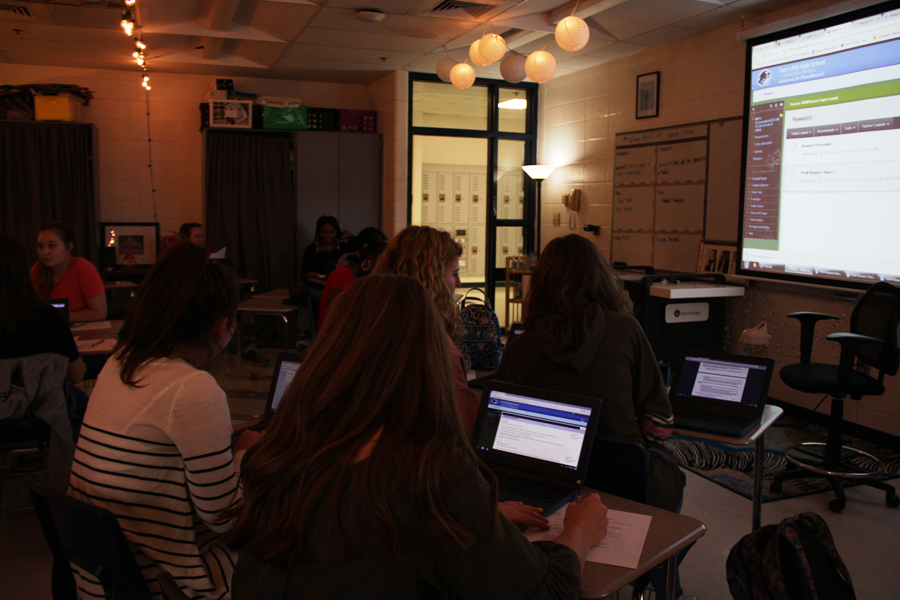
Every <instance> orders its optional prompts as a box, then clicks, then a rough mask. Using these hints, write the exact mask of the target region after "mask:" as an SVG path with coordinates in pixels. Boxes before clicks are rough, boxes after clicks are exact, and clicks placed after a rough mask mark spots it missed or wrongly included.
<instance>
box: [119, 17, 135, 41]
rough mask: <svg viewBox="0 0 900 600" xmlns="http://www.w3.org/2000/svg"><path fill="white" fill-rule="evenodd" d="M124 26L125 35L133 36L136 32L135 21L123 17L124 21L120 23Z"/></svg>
mask: <svg viewBox="0 0 900 600" xmlns="http://www.w3.org/2000/svg"><path fill="white" fill-rule="evenodd" d="M119 24H120V25H121V26H122V29H123V30H124V31H125V35H127V36H128V37H131V34H132V33H134V22H133V21H129V20H128V19H122V22H121V23H119Z"/></svg>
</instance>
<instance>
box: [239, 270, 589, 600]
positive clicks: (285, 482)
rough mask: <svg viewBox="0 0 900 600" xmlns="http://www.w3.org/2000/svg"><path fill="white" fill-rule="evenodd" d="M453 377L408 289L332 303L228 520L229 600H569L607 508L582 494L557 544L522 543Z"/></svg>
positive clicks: (358, 289)
mask: <svg viewBox="0 0 900 600" xmlns="http://www.w3.org/2000/svg"><path fill="white" fill-rule="evenodd" d="M451 377H452V376H451V373H450V362H449V358H448V346H447V343H446V329H445V326H444V324H443V323H442V321H441V319H440V317H439V314H438V311H437V310H436V308H435V306H434V303H433V302H432V301H431V299H430V294H429V293H428V292H427V291H426V290H425V289H424V288H423V287H422V285H421V284H420V283H419V282H417V281H415V280H413V279H411V278H409V277H402V276H397V275H381V276H379V275H373V276H371V277H366V278H364V279H361V280H359V281H357V282H356V283H354V284H353V285H352V286H350V288H348V289H347V290H346V291H345V292H343V293H342V294H341V295H340V296H339V297H338V299H337V300H336V302H335V304H334V306H333V307H332V310H331V311H330V313H329V315H328V318H327V321H326V324H325V327H324V328H323V329H322V332H321V333H320V335H319V336H318V337H317V338H316V341H315V343H314V344H313V346H312V347H311V348H310V351H309V355H308V357H307V359H306V361H305V362H304V364H303V366H302V367H301V369H300V371H299V372H298V373H297V375H296V376H295V377H294V380H293V381H292V383H291V385H290V387H289V388H288V390H287V391H286V392H285V395H284V396H283V398H282V401H281V404H280V405H279V410H278V412H277V414H276V416H275V418H274V420H273V422H272V426H271V428H270V429H269V431H268V433H267V435H266V436H265V437H264V438H262V440H261V441H260V442H259V443H258V444H257V445H256V446H255V447H254V448H252V449H251V450H250V451H249V452H248V454H247V456H246V458H245V460H244V463H243V468H242V472H241V479H242V481H243V484H244V502H243V504H242V505H241V507H240V508H238V509H235V510H232V511H230V512H229V513H227V514H226V515H225V517H226V518H230V517H234V516H236V517H237V522H236V525H235V527H234V529H233V531H232V540H233V542H234V543H235V544H237V545H238V546H240V547H241V551H240V559H239V561H238V566H237V569H236V570H235V573H234V580H233V582H234V594H233V598H234V599H235V600H244V599H250V598H254V599H255V598H301V597H302V598H356V597H371V598H397V599H401V600H402V599H405V598H524V597H527V596H529V594H531V595H532V597H536V598H575V597H577V594H578V589H579V584H580V570H581V561H583V560H584V557H585V553H586V552H587V550H588V549H589V548H590V546H591V545H593V544H595V543H596V542H598V541H599V540H600V539H601V538H602V537H603V536H604V535H605V530H606V517H605V513H606V509H605V508H604V507H603V505H602V504H601V503H600V500H599V497H598V496H596V495H592V496H590V497H588V498H586V499H585V500H583V501H582V502H581V503H579V504H574V505H572V506H570V507H569V510H568V513H567V515H566V530H565V532H564V533H563V534H562V535H561V536H560V537H559V538H557V540H556V542H555V543H554V542H539V543H536V544H531V543H529V542H528V541H527V540H526V539H525V538H524V537H523V536H522V534H521V533H520V532H519V531H518V529H517V528H516V527H515V526H513V525H512V524H511V523H510V522H509V521H507V520H506V519H505V518H504V517H502V516H500V515H499V514H498V509H497V500H496V498H497V490H496V481H495V479H494V477H493V475H492V474H491V473H490V472H489V471H488V470H487V469H486V467H484V465H483V464H482V463H481V462H480V461H479V460H478V458H477V457H476V455H475V453H474V451H473V449H472V447H471V446H470V444H469V442H468V440H467V436H466V433H465V431H464V429H463V426H462V423H461V422H460V418H459V414H458V412H457V409H456V403H455V400H454V395H453V386H452V379H451Z"/></svg>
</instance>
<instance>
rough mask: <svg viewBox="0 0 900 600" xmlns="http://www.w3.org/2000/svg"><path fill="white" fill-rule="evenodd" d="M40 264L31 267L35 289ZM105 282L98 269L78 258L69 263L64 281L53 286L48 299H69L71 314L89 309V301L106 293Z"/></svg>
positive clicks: (61, 280) (63, 277)
mask: <svg viewBox="0 0 900 600" xmlns="http://www.w3.org/2000/svg"><path fill="white" fill-rule="evenodd" d="M39 268H40V263H35V265H34V266H33V267H31V282H32V283H33V284H34V287H35V289H36V288H37V286H38V273H39V272H40V271H39ZM105 291H106V288H104V287H103V281H102V280H101V279H100V273H98V272H97V268H96V267H95V266H94V265H92V264H91V263H90V262H88V261H87V260H85V259H83V258H81V257H80V256H76V257H73V258H72V262H71V263H69V268H68V269H66V272H65V274H64V275H63V276H62V279H60V280H59V281H57V282H56V283H54V284H53V289H52V290H50V295H49V296H47V298H67V299H68V300H69V312H76V311H79V310H84V309H85V308H87V307H88V305H87V301H88V300H90V299H91V298H94V297H96V296H99V295H100V294H102V293H104V292H105Z"/></svg>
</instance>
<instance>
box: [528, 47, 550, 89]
mask: <svg viewBox="0 0 900 600" xmlns="http://www.w3.org/2000/svg"><path fill="white" fill-rule="evenodd" d="M525 73H527V74H528V77H529V78H530V79H531V80H532V81H533V82H535V83H547V82H548V81H550V80H551V79H553V75H554V74H555V73H556V59H555V58H554V57H553V55H552V54H550V53H549V52H547V51H546V50H535V51H534V52H532V53H531V54H529V55H528V58H527V59H525Z"/></svg>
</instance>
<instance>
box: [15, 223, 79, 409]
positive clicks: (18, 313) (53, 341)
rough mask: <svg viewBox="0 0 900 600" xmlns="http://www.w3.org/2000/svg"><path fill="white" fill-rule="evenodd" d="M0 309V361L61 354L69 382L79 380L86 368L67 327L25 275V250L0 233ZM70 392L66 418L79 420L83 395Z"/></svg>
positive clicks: (77, 390)
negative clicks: (65, 360)
mask: <svg viewBox="0 0 900 600" xmlns="http://www.w3.org/2000/svg"><path fill="white" fill-rule="evenodd" d="M0 307H2V310H0V359H5V358H22V357H23V356H34V355H35V354H43V353H45V352H50V353H53V354H61V355H62V356H65V357H68V359H69V367H68V371H67V373H66V375H67V380H68V381H69V383H78V382H80V381H81V380H82V378H83V377H84V372H85V369H86V367H85V365H84V360H82V358H81V354H79V352H78V347H77V346H76V345H75V339H74V338H73V337H72V331H71V330H70V329H69V324H68V323H66V320H65V318H64V317H63V316H62V314H61V313H60V312H59V311H58V310H57V309H55V308H53V307H52V306H50V305H49V304H47V303H46V302H43V301H42V300H41V299H40V298H38V296H37V292H35V290H34V286H33V285H32V283H31V279H30V278H29V275H28V255H27V254H26V252H25V247H24V246H23V245H22V243H21V242H19V240H17V239H16V238H14V237H13V236H11V235H7V234H5V233H0ZM72 391H73V393H72V396H71V397H72V398H73V400H74V402H75V405H74V406H71V407H70V415H71V416H73V417H75V418H76V419H80V418H81V416H82V415H84V411H85V409H86V408H87V396H86V395H85V394H84V392H82V391H81V390H79V389H78V388H74V387H73V388H72Z"/></svg>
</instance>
